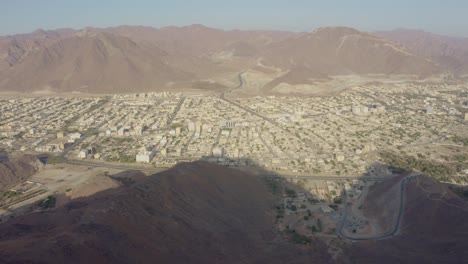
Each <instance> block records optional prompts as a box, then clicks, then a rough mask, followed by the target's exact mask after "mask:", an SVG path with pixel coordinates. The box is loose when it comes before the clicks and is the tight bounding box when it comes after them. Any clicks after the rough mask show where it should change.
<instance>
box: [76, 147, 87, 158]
mask: <svg viewBox="0 0 468 264" xmlns="http://www.w3.org/2000/svg"><path fill="white" fill-rule="evenodd" d="M88 155H89V151H88V150H87V149H86V150H82V151H80V153H78V158H80V159H86V158H87V157H88Z"/></svg>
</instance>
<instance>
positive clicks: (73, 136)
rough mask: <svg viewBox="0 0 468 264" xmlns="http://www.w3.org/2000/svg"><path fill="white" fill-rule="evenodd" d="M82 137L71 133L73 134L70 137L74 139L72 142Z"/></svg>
mask: <svg viewBox="0 0 468 264" xmlns="http://www.w3.org/2000/svg"><path fill="white" fill-rule="evenodd" d="M81 136H82V135H81V133H78V132H77V133H71V134H70V135H69V138H70V139H72V140H77V139H80V138H81Z"/></svg>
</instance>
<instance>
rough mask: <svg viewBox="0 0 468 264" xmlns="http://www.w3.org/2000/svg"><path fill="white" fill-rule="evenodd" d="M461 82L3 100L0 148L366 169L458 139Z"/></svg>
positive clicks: (120, 158)
mask: <svg viewBox="0 0 468 264" xmlns="http://www.w3.org/2000/svg"><path fill="white" fill-rule="evenodd" d="M467 94H468V88H467V87H465V86H462V85H414V84H395V85H392V86H391V87H390V86H389V87H386V88H385V89H381V88H379V87H373V86H361V87H355V88H353V89H350V90H348V91H346V92H343V93H341V94H340V95H336V96H331V97H275V96H268V97H251V98H237V99H224V98H219V97H216V96H204V95H186V94H181V93H148V94H132V95H116V96H112V97H96V98H61V97H56V98H44V97H33V98H26V99H13V100H1V101H0V110H1V113H2V116H1V117H0V148H4V149H7V150H21V151H36V152H51V153H62V152H63V151H64V150H65V149H68V150H69V151H67V153H66V155H67V157H68V158H71V159H73V158H79V159H96V160H101V161H111V162H141V163H150V164H151V163H152V164H154V165H155V166H170V165H172V164H176V163H177V162H181V161H193V160H199V159H208V160H211V161H213V162H218V163H221V164H225V165H230V166H244V165H255V166H260V167H265V168H268V169H269V170H278V171H288V172H291V173H302V174H333V175H352V174H356V175H357V174H360V173H363V172H365V171H366V168H367V167H368V166H369V163H370V162H372V161H375V160H376V159H377V157H378V155H375V154H376V153H377V152H378V151H381V150H387V149H392V150H397V151H407V152H410V154H411V151H412V150H414V149H418V148H419V149H420V148H421V146H424V148H425V149H426V152H431V150H434V151H435V149H433V147H434V146H435V145H437V144H457V143H456V142H453V141H452V138H454V137H455V136H457V135H458V134H459V133H462V132H463V129H466V125H467V123H466V120H467V118H468V114H467V112H468V104H467V103H466V102H468V97H467Z"/></svg>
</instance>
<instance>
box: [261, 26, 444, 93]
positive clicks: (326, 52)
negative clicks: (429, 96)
mask: <svg viewBox="0 0 468 264" xmlns="http://www.w3.org/2000/svg"><path fill="white" fill-rule="evenodd" d="M262 60H263V63H264V64H266V65H270V66H275V67H278V68H281V69H283V70H292V71H299V72H300V74H294V73H289V75H290V76H294V75H296V76H297V78H298V79H295V80H288V83H290V84H295V83H300V82H301V83H304V84H307V82H308V80H309V79H313V78H317V77H321V76H323V75H349V74H358V75H359V74H387V75H388V74H404V75H417V76H428V75H432V74H435V73H437V72H438V71H439V70H438V68H437V67H436V66H435V65H434V64H433V63H432V62H430V61H428V60H426V59H424V58H421V57H417V56H415V55H414V54H412V53H410V52H408V51H406V50H404V49H402V48H401V47H399V46H398V45H396V44H394V43H392V42H390V41H387V40H385V39H383V38H381V37H377V36H374V35H371V34H368V33H363V32H360V31H357V30H354V29H351V28H344V27H333V28H320V29H318V30H316V31H314V32H311V33H308V34H305V35H303V36H300V37H298V38H292V39H287V40H284V41H281V42H277V43H272V44H270V45H268V47H267V48H266V49H265V51H264V52H263V53H262ZM305 69H307V70H308V74H303V73H304V72H306V71H305Z"/></svg>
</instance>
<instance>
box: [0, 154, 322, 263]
mask: <svg viewBox="0 0 468 264" xmlns="http://www.w3.org/2000/svg"><path fill="white" fill-rule="evenodd" d="M273 204H274V202H273V197H272V195H271V194H270V192H269V191H268V189H267V187H266V185H265V184H264V183H263V181H262V180H261V179H260V178H258V177H256V176H252V175H250V174H246V173H244V172H240V171H237V170H233V169H228V168H225V167H221V166H217V165H213V164H209V163H204V162H196V163H191V164H181V165H178V166H176V167H174V168H172V169H170V170H169V171H166V172H162V173H159V174H156V175H153V176H149V177H147V178H145V179H142V180H139V181H138V182H136V183H134V184H131V185H125V186H122V187H120V188H118V189H114V190H108V191H105V192H101V193H99V194H98V195H96V196H93V197H88V198H79V199H76V200H73V201H72V202H70V203H68V204H66V205H64V206H62V207H59V208H57V209H54V210H50V211H44V212H41V213H32V214H29V215H25V216H22V217H17V218H15V219H12V220H10V221H8V222H6V223H4V224H2V225H0V263H85V262H89V263H310V262H312V263H330V261H331V260H330V257H329V255H328V253H327V250H326V247H325V245H324V244H323V243H321V242H320V241H314V243H313V244H312V245H310V246H299V245H296V244H292V243H291V242H289V241H287V240H286V239H285V238H284V237H283V236H282V235H281V234H280V233H278V231H277V230H276V228H275V224H274V207H273Z"/></svg>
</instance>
